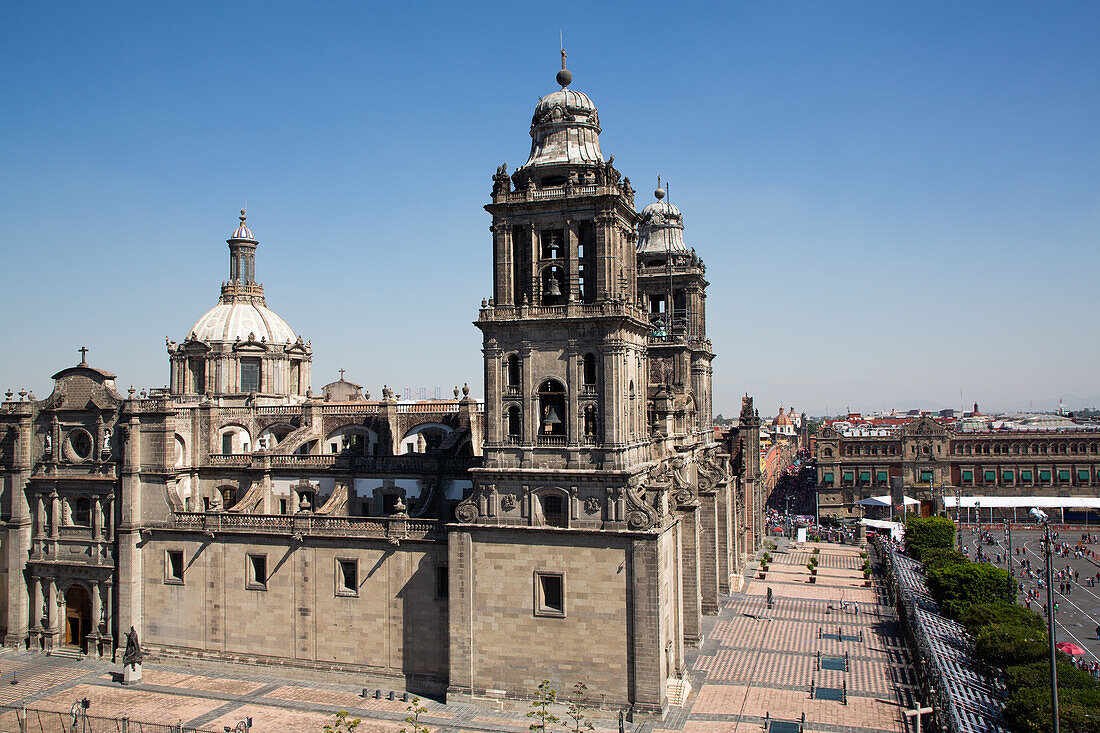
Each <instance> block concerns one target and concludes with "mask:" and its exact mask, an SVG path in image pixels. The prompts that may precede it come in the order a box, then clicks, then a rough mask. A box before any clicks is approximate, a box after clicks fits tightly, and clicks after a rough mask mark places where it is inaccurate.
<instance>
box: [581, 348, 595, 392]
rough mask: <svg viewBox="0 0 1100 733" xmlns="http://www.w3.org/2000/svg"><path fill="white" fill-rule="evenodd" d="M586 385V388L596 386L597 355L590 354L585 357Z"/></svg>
mask: <svg viewBox="0 0 1100 733" xmlns="http://www.w3.org/2000/svg"><path fill="white" fill-rule="evenodd" d="M583 371H584V385H585V386H586V387H595V386H596V355H595V354H593V353H588V354H585V355H584V370H583Z"/></svg>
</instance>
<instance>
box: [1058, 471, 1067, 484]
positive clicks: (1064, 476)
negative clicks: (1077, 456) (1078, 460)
mask: <svg viewBox="0 0 1100 733" xmlns="http://www.w3.org/2000/svg"><path fill="white" fill-rule="evenodd" d="M1058 481H1059V482H1060V483H1064V484H1068V483H1069V469H1062V470H1059V471H1058Z"/></svg>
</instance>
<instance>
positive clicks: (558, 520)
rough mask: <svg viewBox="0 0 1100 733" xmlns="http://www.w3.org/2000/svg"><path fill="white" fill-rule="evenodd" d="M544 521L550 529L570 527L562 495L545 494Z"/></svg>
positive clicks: (543, 504) (543, 503)
mask: <svg viewBox="0 0 1100 733" xmlns="http://www.w3.org/2000/svg"><path fill="white" fill-rule="evenodd" d="M542 521H543V523H544V524H546V525H547V526H548V527H568V526H569V522H568V518H567V517H566V514H565V502H564V501H563V500H562V497H561V495H560V494H545V495H544V496H543V497H542Z"/></svg>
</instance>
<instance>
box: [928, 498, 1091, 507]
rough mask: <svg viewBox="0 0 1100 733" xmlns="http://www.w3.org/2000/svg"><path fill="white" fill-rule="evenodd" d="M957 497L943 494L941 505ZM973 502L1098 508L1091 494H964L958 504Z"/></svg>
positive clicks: (965, 504)
mask: <svg viewBox="0 0 1100 733" xmlns="http://www.w3.org/2000/svg"><path fill="white" fill-rule="evenodd" d="M956 501H958V497H954V496H949V495H945V496H944V497H943V505H944V506H945V507H954V506H955V502H956ZM975 504H977V505H979V506H980V507H981V508H982V509H1002V508H1007V509H1011V508H1012V507H1016V508H1017V509H1030V508H1031V507H1033V506H1037V507H1054V508H1056V509H1057V508H1060V509H1100V498H1097V497H1091V496H964V497H962V501H960V502H959V506H962V507H963V508H966V507H972V506H974V505H975Z"/></svg>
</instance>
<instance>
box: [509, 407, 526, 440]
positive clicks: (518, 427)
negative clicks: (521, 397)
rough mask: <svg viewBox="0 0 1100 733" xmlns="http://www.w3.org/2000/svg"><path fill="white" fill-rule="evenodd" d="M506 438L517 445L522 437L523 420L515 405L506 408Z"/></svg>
mask: <svg viewBox="0 0 1100 733" xmlns="http://www.w3.org/2000/svg"><path fill="white" fill-rule="evenodd" d="M508 437H509V439H511V441H512V442H513V443H518V442H519V441H520V439H521V438H522V437H523V419H522V418H521V417H520V412H519V407H518V406H516V405H512V406H511V407H509V408H508Z"/></svg>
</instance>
